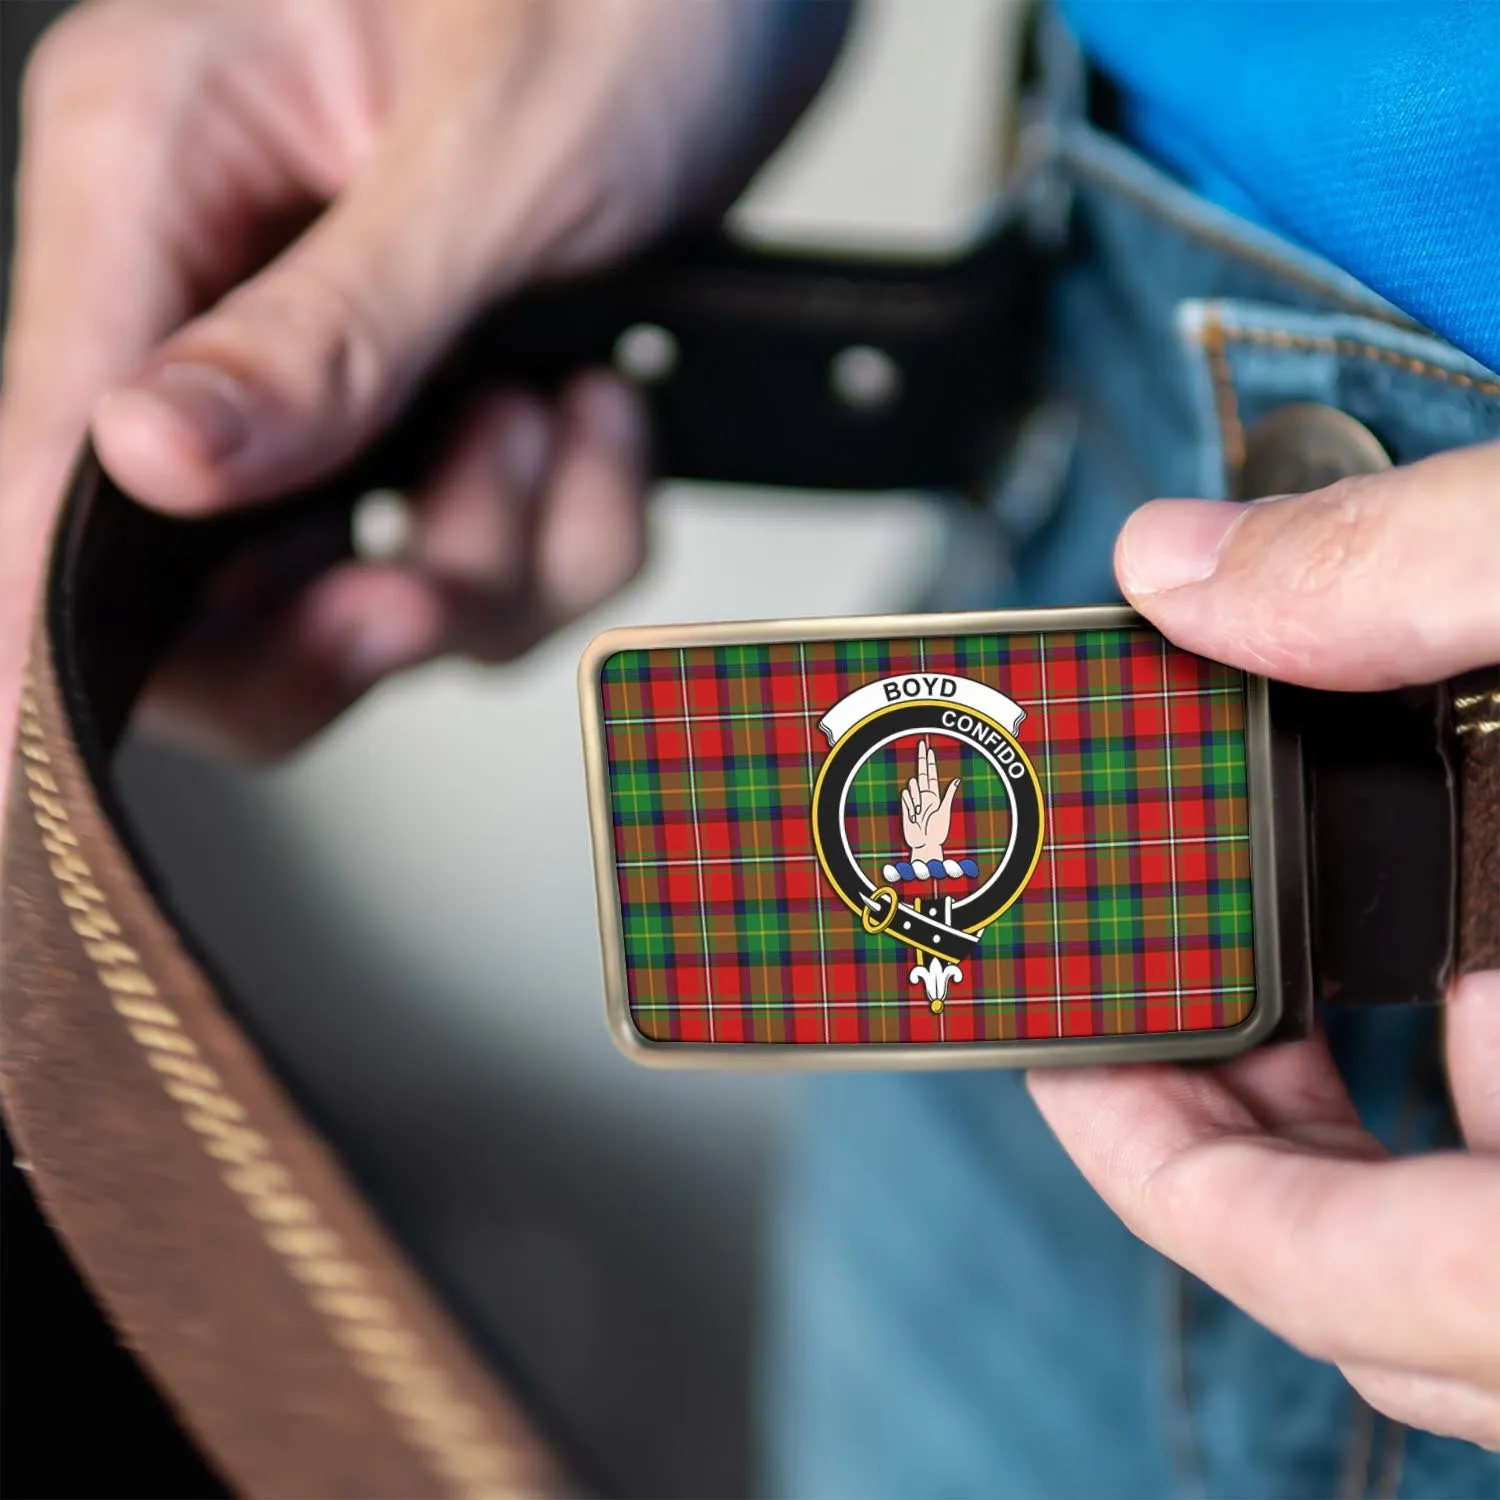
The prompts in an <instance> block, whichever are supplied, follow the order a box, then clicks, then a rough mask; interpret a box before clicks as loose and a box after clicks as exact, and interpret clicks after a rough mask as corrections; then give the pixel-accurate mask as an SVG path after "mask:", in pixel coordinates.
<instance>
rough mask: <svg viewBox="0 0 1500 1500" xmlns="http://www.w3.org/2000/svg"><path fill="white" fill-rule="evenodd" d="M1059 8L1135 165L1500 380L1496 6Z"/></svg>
mask: <svg viewBox="0 0 1500 1500" xmlns="http://www.w3.org/2000/svg"><path fill="white" fill-rule="evenodd" d="M1062 6H1063V12H1064V14H1065V15H1066V16H1067V19H1068V21H1069V23H1070V24H1071V25H1072V27H1073V29H1074V30H1075V31H1076V32H1077V34H1078V36H1079V37H1080V39H1081V41H1082V43H1083V46H1084V50H1085V51H1086V52H1087V53H1088V55H1089V56H1090V57H1091V58H1093V59H1094V60H1095V61H1096V62H1097V63H1098V64H1099V65H1100V66H1101V67H1102V68H1103V69H1104V71H1105V72H1106V73H1108V74H1109V75H1110V76H1111V77H1112V78H1113V79H1114V80H1115V81H1116V83H1118V84H1119V85H1120V88H1121V90H1122V93H1123V95H1124V108H1125V118H1124V125H1125V129H1126V133H1127V134H1128V135H1129V136H1130V137H1131V139H1132V140H1133V141H1134V143H1135V144H1136V145H1137V146H1138V147H1139V148H1140V149H1142V150H1144V151H1145V152H1147V154H1149V155H1151V156H1153V157H1154V158H1156V159H1157V160H1158V161H1159V162H1160V163H1161V164H1162V165H1164V166H1166V167H1167V168H1169V169H1170V170H1172V171H1174V172H1175V173H1176V174H1177V175H1179V176H1180V177H1182V178H1183V179H1184V180H1185V181H1187V182H1188V183H1190V184H1191V185H1192V186H1193V187H1194V188H1196V189H1197V190H1198V191H1199V192H1201V193H1203V194H1205V195H1206V196H1208V197H1210V198H1212V199H1214V200H1215V201H1217V202H1219V203H1220V204H1222V205H1223V206H1224V207H1226V208H1230V209H1232V210H1234V211H1236V212H1238V213H1240V214H1243V215H1244V216H1246V217H1247V218H1251V219H1254V220H1255V221H1257V222H1258V223H1261V224H1263V225H1265V226H1266V227H1267V228H1269V229H1274V230H1276V231H1278V232H1279V233H1281V234H1284V235H1286V236H1287V237H1288V238H1289V239H1292V240H1295V241H1297V242H1299V243H1300V244H1302V245H1304V246H1305V247H1306V248H1308V249H1310V250H1313V251H1315V252H1316V253H1317V254H1319V255H1322V256H1324V257H1325V258H1326V259H1328V260H1331V261H1333V262H1334V263H1335V264H1336V265H1338V266H1340V267H1342V268H1343V269H1344V270H1345V271H1347V272H1349V273H1350V274H1351V275H1352V276H1355V277H1357V278H1358V279H1359V280H1360V281H1362V282H1364V283H1365V285H1366V286H1369V287H1371V288H1372V289H1373V290H1375V291H1377V292H1379V293H1380V294H1381V295H1382V296H1384V297H1386V298H1388V299H1389V300H1390V301H1391V302H1393V303H1395V304H1396V305H1397V306H1398V307H1400V308H1401V309H1402V310H1403V311H1405V312H1406V313H1408V314H1409V315H1410V316H1412V317H1413V318H1416V319H1418V320H1419V321H1420V322H1422V323H1424V324H1425V325H1426V326H1427V327H1429V328H1430V329H1432V330H1433V331H1434V332H1435V333H1438V334H1441V335H1442V336H1443V337H1444V338H1446V339H1448V340H1449V341H1450V342H1451V343H1453V344H1456V345H1457V346H1458V347H1459V348H1460V349H1463V350H1465V351H1466V352H1468V353H1470V354H1472V355H1473V356H1474V357H1475V358H1476V359H1479V360H1481V361H1483V362H1484V363H1485V364H1487V365H1489V366H1490V367H1491V368H1494V369H1500V4H1496V3H1492V0H1412V3H1405V0H1298V3H1282V4H1277V3H1266V0H1260V3H1257V0H1189V3H1180V0H1062Z"/></svg>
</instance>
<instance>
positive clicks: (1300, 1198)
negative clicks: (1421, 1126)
mask: <svg viewBox="0 0 1500 1500" xmlns="http://www.w3.org/2000/svg"><path fill="white" fill-rule="evenodd" d="M1299 1049H1300V1050H1301V1055H1300V1056H1299V1055H1298V1053H1299ZM1286 1054H1290V1061H1289V1062H1285V1063H1280V1069H1281V1071H1283V1072H1285V1073H1286V1074H1287V1075H1288V1077H1289V1079H1290V1080H1291V1082H1292V1084H1293V1088H1292V1090H1291V1093H1292V1094H1293V1095H1295V1094H1296V1093H1297V1092H1298V1089H1297V1087H1296V1084H1297V1080H1298V1079H1299V1078H1301V1079H1303V1080H1304V1082H1305V1081H1306V1079H1307V1078H1309V1077H1311V1076H1313V1075H1314V1074H1315V1073H1316V1067H1315V1066H1314V1064H1315V1063H1316V1058H1315V1054H1314V1053H1312V1052H1310V1051H1307V1050H1305V1044H1297V1045H1296V1046H1293V1047H1288V1048H1281V1049H1275V1050H1274V1052H1273V1051H1268V1052H1267V1053H1266V1054H1265V1058H1266V1061H1264V1062H1262V1063H1261V1064H1260V1071H1259V1082H1260V1084H1261V1085H1262V1086H1263V1087H1264V1091H1265V1097H1266V1098H1269V1097H1271V1095H1272V1094H1273V1092H1274V1088H1273V1085H1274V1082H1275V1075H1276V1073H1277V1071H1278V1063H1279V1062H1280V1058H1281V1057H1282V1056H1284V1055H1286ZM1032 1091H1033V1094H1034V1096H1035V1097H1036V1100H1037V1103H1038V1105H1039V1106H1040V1108H1041V1110H1042V1113H1043V1114H1044V1115H1045V1117H1046V1118H1047V1121H1048V1123H1049V1124H1050V1125H1051V1126H1052V1128H1053V1130H1054V1131H1055V1132H1056V1133H1057V1135H1058V1137H1059V1139H1060V1140H1061V1141H1062V1143H1063V1145H1064V1146H1065V1147H1066V1149H1067V1150H1068V1152H1069V1154H1070V1155H1071V1156H1072V1157H1073V1159H1074V1161H1075V1162H1077V1164H1078V1166H1079V1167H1080V1169H1081V1170H1082V1171H1083V1173H1084V1175H1085V1176H1086V1177H1088V1179H1089V1180H1090V1181H1091V1182H1092V1183H1093V1184H1094V1186H1095V1187H1096V1188H1097V1189H1098V1190H1099V1192H1100V1193H1101V1194H1102V1195H1103V1197H1104V1198H1105V1199H1106V1201H1108V1202H1109V1203H1110V1205H1111V1206H1112V1207H1113V1208H1114V1209H1115V1211H1116V1212H1117V1213H1119V1214H1120V1216H1121V1217H1122V1218H1123V1219H1124V1221H1125V1222H1126V1224H1127V1225H1129V1226H1130V1228H1131V1229H1133V1230H1134V1231H1135V1233H1137V1234H1139V1235H1140V1236H1141V1237H1142V1238H1143V1239H1145V1240H1146V1241H1147V1242H1148V1243H1150V1244H1152V1245H1154V1246H1155V1247H1156V1248H1157V1249H1158V1250H1160V1251H1162V1253H1163V1254H1165V1255H1167V1256H1169V1257H1170V1258H1171V1259H1173V1260H1175V1261H1177V1262H1178V1263H1179V1264H1180V1265H1183V1266H1185V1267H1186V1268H1187V1269H1188V1270H1190V1271H1192V1272H1193V1273H1194V1274H1195V1275H1197V1276H1199V1277H1201V1278H1202V1279H1203V1280H1204V1281H1206V1282H1208V1283H1209V1284H1210V1285H1211V1286H1213V1287H1215V1288H1216V1289H1217V1290H1218V1291H1220V1292H1221V1293H1223V1294H1224V1295H1225V1296H1226V1297H1228V1298H1229V1299H1230V1300H1231V1301H1233V1302H1235V1303H1237V1304H1238V1305H1239V1306H1241V1307H1243V1308H1244V1309H1245V1310H1246V1311H1248V1312H1249V1313H1250V1314H1251V1315H1252V1316H1253V1317H1256V1318H1258V1319H1259V1320H1260V1321H1261V1322H1263V1323H1266V1324H1267V1325H1268V1326H1270V1327H1271V1328H1272V1329H1274V1330H1275V1331H1276V1332H1278V1333H1279V1334H1281V1335H1282V1336H1283V1337H1284V1338H1287V1339H1288V1340H1290V1341H1291V1342H1292V1343H1294V1344H1296V1345H1298V1347H1300V1348H1302V1349H1304V1350H1306V1351H1307V1352H1309V1353H1311V1354H1313V1355H1316V1356H1317V1357H1319V1358H1324V1359H1334V1360H1352V1361H1357V1362H1360V1363H1365V1364H1382V1365H1391V1366H1405V1367H1410V1368H1413V1369H1421V1370H1430V1371H1432V1372H1433V1373H1439V1374H1450V1375H1454V1374H1456V1375H1458V1376H1461V1377H1463V1378H1469V1379H1473V1380H1476V1381H1479V1382H1480V1383H1483V1382H1484V1381H1485V1380H1495V1379H1500V1348H1497V1347H1496V1345H1495V1341H1494V1339H1493V1337H1492V1334H1491V1330H1492V1328H1493V1326H1494V1319H1495V1317H1496V1316H1497V1315H1500V1314H1497V1310H1500V1265H1497V1264H1496V1262H1495V1259H1494V1257H1493V1256H1492V1255H1490V1254H1489V1251H1488V1246H1489V1245H1490V1243H1491V1242H1492V1240H1493V1234H1494V1226H1495V1224H1496V1223H1497V1222H1500V1167H1497V1164H1496V1163H1494V1162H1491V1161H1487V1160H1484V1159H1480V1158H1475V1157H1461V1156H1450V1157H1428V1158H1423V1159H1420V1160H1407V1161H1373V1160H1368V1159H1366V1160H1360V1159H1359V1157H1360V1156H1364V1155H1368V1154H1369V1150H1370V1148H1369V1147H1368V1146H1366V1145H1363V1144H1362V1143H1361V1141H1360V1138H1359V1136H1358V1135H1355V1134H1354V1133H1352V1132H1348V1131H1347V1130H1346V1129H1344V1128H1343V1127H1341V1125H1340V1121H1339V1119H1338V1117H1337V1116H1336V1115H1330V1114H1329V1113H1328V1111H1327V1109H1326V1107H1325V1106H1324V1105H1323V1104H1322V1103H1321V1102H1320V1101H1319V1100H1318V1099H1317V1098H1316V1095H1315V1094H1314V1095H1313V1096H1310V1097H1308V1098H1307V1100H1306V1102H1305V1104H1304V1105H1303V1106H1301V1107H1297V1106H1295V1105H1294V1106H1293V1107H1294V1108H1297V1109H1298V1114H1299V1117H1301V1116H1303V1115H1305V1120H1306V1123H1307V1124H1308V1125H1311V1126H1313V1127H1316V1126H1317V1125H1318V1123H1319V1122H1320V1121H1321V1122H1323V1123H1324V1125H1325V1126H1326V1127H1330V1128H1331V1130H1332V1132H1333V1134H1332V1139H1331V1140H1323V1139H1314V1140H1313V1141H1312V1142H1311V1145H1309V1144H1308V1143H1306V1142H1302V1141H1299V1140H1298V1139H1296V1134H1297V1133H1296V1132H1295V1131H1293V1132H1288V1133H1287V1135H1279V1136H1278V1135H1272V1134H1269V1133H1268V1132H1267V1131H1266V1129H1265V1128H1264V1126H1263V1125H1262V1123H1261V1121H1260V1120H1259V1119H1258V1118H1257V1115H1256V1111H1255V1109H1254V1108H1253V1107H1252V1105H1251V1104H1250V1103H1249V1102H1247V1101H1246V1100H1245V1099H1243V1098H1241V1097H1238V1096H1237V1095H1236V1094H1235V1092H1234V1091H1233V1089H1232V1088H1231V1087H1230V1086H1229V1084H1228V1083H1227V1082H1226V1081H1225V1080H1224V1079H1223V1078H1221V1077H1219V1076H1218V1075H1217V1074H1216V1073H1214V1072H1208V1071H1203V1072H1189V1071H1186V1070H1177V1069H1172V1068H1119V1069H1112V1070H1111V1069H1098V1070H1078V1071H1075V1072H1071V1073H1067V1074H1064V1073H1062V1072H1059V1073H1056V1074H1047V1075H1042V1074H1033V1075H1032ZM1317 1134H1318V1131H1317V1129H1316V1128H1314V1130H1313V1135H1314V1137H1316V1136H1317ZM1288 1136H1290V1137H1291V1138H1288ZM1341 1148H1342V1149H1341ZM1329 1152H1338V1153H1339V1154H1336V1155H1330V1154H1328V1153H1329ZM1315 1153H1316V1154H1315ZM1398 1289H1399V1291H1398Z"/></svg>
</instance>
